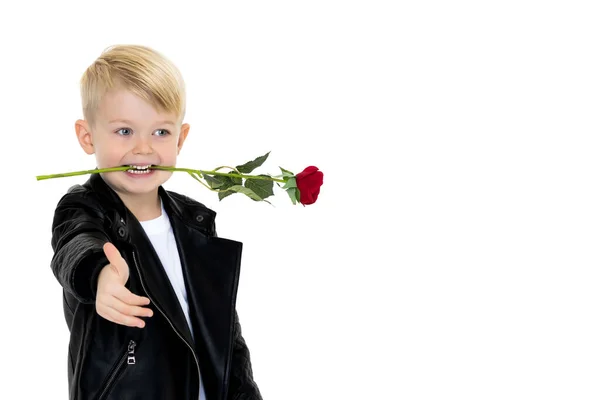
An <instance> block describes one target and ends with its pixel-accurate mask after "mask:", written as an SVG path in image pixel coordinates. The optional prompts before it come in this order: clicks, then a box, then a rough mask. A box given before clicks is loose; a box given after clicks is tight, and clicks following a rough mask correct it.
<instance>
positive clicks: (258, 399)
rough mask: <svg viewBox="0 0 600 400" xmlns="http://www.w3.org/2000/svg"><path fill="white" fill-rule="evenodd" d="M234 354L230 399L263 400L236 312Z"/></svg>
mask: <svg viewBox="0 0 600 400" xmlns="http://www.w3.org/2000/svg"><path fill="white" fill-rule="evenodd" d="M233 332H234V341H233V356H232V360H231V376H230V378H229V391H228V394H227V399H228V400H262V396H261V395H260V391H259V390H258V386H257V385H256V383H255V382H254V377H253V374H252V363H251V362H250V351H249V350H248V346H246V341H245V340H244V338H243V337H242V326H241V325H240V320H239V318H238V314H237V311H236V312H235V324H234V328H233Z"/></svg>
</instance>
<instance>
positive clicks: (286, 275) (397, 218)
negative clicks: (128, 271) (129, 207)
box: [0, 0, 600, 400]
mask: <svg viewBox="0 0 600 400" xmlns="http://www.w3.org/2000/svg"><path fill="white" fill-rule="evenodd" d="M594 3H595V2H592V1H589V2H583V1H572V0H571V1H537V2H536V1H524V0H520V1H502V2H500V1H496V2H490V1H470V2H469V1H454V2H450V1H447V2H443V1H437V2H433V1H418V2H417V1H412V2H401V1H389V2H383V1H374V0H371V1H362V2H358V1H337V2H334V1H327V0H319V1H303V2H291V1H270V2H267V1H251V2H250V1H245V2H241V1H237V2H231V1H230V2H218V3H217V2H214V3H212V4H210V5H209V4H206V3H199V2H191V1H190V2H174V1H172V2H170V3H166V2H164V1H163V2H150V1H143V2H141V1H135V2H134V1H127V2H126V1H118V2H117V1H103V2H72V3H69V2H65V1H52V2H42V1H38V2H27V3H26V2H16V3H6V4H3V5H2V9H0V15H1V17H0V19H2V24H0V30H1V32H0V33H1V35H0V38H1V39H0V41H1V42H2V43H1V44H2V46H1V53H0V61H1V62H0V68H1V76H0V79H1V80H2V82H1V83H2V84H1V89H0V91H1V95H0V101H1V102H2V104H1V108H0V112H1V117H2V118H1V120H2V125H3V126H2V128H3V129H2V136H1V139H0V151H1V157H2V163H3V172H2V178H3V179H2V185H1V187H0V191H1V194H2V196H1V197H0V198H1V201H2V204H1V205H2V230H1V231H2V234H3V237H2V240H1V242H0V246H1V247H0V251H1V253H2V256H3V258H2V263H1V267H2V271H3V273H2V276H1V278H0V300H1V302H0V307H1V315H2V319H1V320H0V321H1V322H0V323H1V329H0V340H1V346H2V347H1V349H0V350H1V351H0V354H1V356H0V357H1V360H2V361H0V366H1V367H2V375H1V377H0V379H1V384H0V398H2V399H65V398H66V393H67V343H68V330H67V326H66V323H65V321H64V317H63V311H62V298H61V288H60V286H59V285H58V282H57V281H56V280H55V278H54V276H53V274H52V271H51V269H50V260H51V257H52V249H51V247H50V238H51V232H50V226H51V223H52V217H53V212H54V208H55V206H56V203H57V202H58V200H59V199H60V197H61V196H62V194H64V193H65V192H66V190H67V189H68V188H69V187H70V186H71V185H74V184H77V183H83V182H84V181H85V180H86V179H87V178H88V177H87V176H80V177H73V178H60V179H53V180H47V181H39V182H38V181H36V180H35V176H36V175H41V174H50V173H59V172H66V171H76V170H81V169H88V168H94V167H95V164H94V158H93V156H87V155H86V154H85V153H84V152H83V150H81V148H80V147H79V145H78V143H77V141H76V137H75V130H74V121H75V120H76V119H78V118H81V116H82V114H81V109H80V98H79V91H78V90H79V88H78V83H79V78H80V76H81V74H82V73H83V71H84V70H85V68H87V66H88V65H89V64H91V63H92V62H93V61H94V59H95V58H96V57H97V56H99V55H100V52H101V51H102V50H103V49H104V48H106V47H108V46H110V45H112V44H123V43H135V44H144V45H148V46H152V47H154V48H155V49H157V50H159V51H161V52H163V53H164V54H165V55H166V56H167V57H169V58H171V59H172V60H173V61H174V62H175V63H176V64H177V65H178V66H179V68H180V69H181V71H182V73H183V75H184V77H185V79H186V82H187V86H188V91H189V96H188V114H187V118H186V122H188V123H190V125H191V131H190V135H189V137H188V140H187V142H186V145H185V147H184V149H183V151H182V153H181V155H180V158H179V160H178V165H179V166H185V167H190V168H214V167H216V166H218V165H223V164H239V163H243V162H245V161H248V160H250V159H253V158H254V157H257V156H259V155H262V154H264V153H266V152H267V151H272V153H271V156H270V158H269V159H268V160H267V162H266V163H265V164H264V167H263V168H262V169H260V170H257V172H266V173H270V174H276V173H278V168H277V167H278V166H280V165H281V166H283V167H284V168H287V169H290V170H293V171H295V172H299V171H300V170H302V169H303V168H304V167H305V166H307V165H316V166H318V167H319V168H320V169H321V170H322V171H324V174H325V183H324V185H323V188H322V191H321V195H320V198H319V200H318V202H317V203H316V204H314V205H311V206H307V207H302V206H293V205H292V204H291V202H290V201H289V199H288V197H287V195H286V194H285V193H284V192H283V191H281V190H279V191H278V192H276V196H275V197H274V198H273V202H274V205H275V207H271V206H269V205H268V204H257V203H254V202H253V201H251V200H249V199H247V198H245V197H243V196H241V195H234V196H231V197H229V198H227V199H225V200H223V201H222V202H218V200H217V197H216V195H215V194H213V193H211V192H209V191H208V190H206V189H205V188H204V187H202V186H201V185H200V184H198V183H197V182H195V181H194V180H193V179H192V178H191V177H189V176H187V175H185V174H180V175H178V174H179V173H175V174H174V176H173V178H172V179H171V180H169V181H168V182H167V183H166V184H165V187H166V188H167V189H169V190H175V191H178V192H181V193H184V194H187V195H188V196H190V197H193V198H195V199H197V200H199V201H201V202H203V203H205V204H206V205H208V206H209V207H211V208H213V209H214V210H215V211H217V213H218V217H217V227H218V231H219V234H220V236H223V237H227V238H231V239H234V240H239V241H241V242H243V243H244V253H243V259H242V275H241V281H240V288H239V296H238V310H239V312H240V317H241V321H242V327H243V332H244V336H245V338H246V340H247V343H248V345H249V347H250V351H251V355H252V362H253V367H254V374H255V379H256V381H257V382H258V384H259V387H260V389H261V392H262V393H263V396H264V398H265V399H268V400H294V399H328V400H329V399H462V400H464V399H598V398H600V380H599V378H598V376H599V374H600V362H599V360H600V340H599V338H600V322H599V315H600V314H599V312H600V310H599V304H600V303H599V300H600V290H598V286H599V283H600V272H599V266H600V265H599V261H600V255H599V253H598V243H599V240H600V224H599V223H600V211H599V210H600V190H599V189H598V171H599V167H600V165H599V157H598V150H599V149H598V146H599V144H600V139H599V135H598V116H599V112H598V111H599V106H600V90H599V89H600V78H599V77H600V62H599V61H600V59H599V38H600V29H599V24H598V21H599V20H600V15H599V13H598V10H597V9H596V8H595V7H594ZM276 189H277V188H276Z"/></svg>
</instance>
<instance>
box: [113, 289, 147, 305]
mask: <svg viewBox="0 0 600 400" xmlns="http://www.w3.org/2000/svg"><path fill="white" fill-rule="evenodd" d="M111 294H112V295H113V296H114V297H115V298H116V299H117V300H120V301H121V302H123V303H125V304H127V305H131V306H147V305H148V304H150V299H148V298H147V297H142V296H138V295H137V294H133V293H131V291H130V290H129V289H127V288H126V287H125V286H117V287H115V288H114V289H113V290H112V293H111Z"/></svg>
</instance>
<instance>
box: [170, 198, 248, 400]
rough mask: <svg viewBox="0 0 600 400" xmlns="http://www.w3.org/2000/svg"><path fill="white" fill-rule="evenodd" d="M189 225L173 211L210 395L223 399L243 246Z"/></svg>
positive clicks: (192, 318) (203, 373) (206, 388)
mask: <svg viewBox="0 0 600 400" xmlns="http://www.w3.org/2000/svg"><path fill="white" fill-rule="evenodd" d="M165 207H166V206H165ZM192 220H193V221H196V219H195V218H194V219H192ZM187 221H190V219H187V220H184V219H180V218H179V217H178V215H177V214H176V213H172V216H171V226H172V227H173V233H174V235H175V241H176V243H177V247H178V251H179V254H180V259H181V267H182V269H183V274H184V277H185V281H186V285H187V292H188V303H189V306H190V319H191V320H192V326H193V328H194V332H195V335H194V336H195V338H196V340H195V346H196V351H197V353H198V355H199V360H200V368H201V371H202V376H203V381H204V384H205V391H206V393H207V398H214V399H222V398H225V397H224V396H225V394H226V387H227V386H228V383H229V370H230V365H229V363H230V360H231V353H232V351H233V343H232V342H233V323H234V318H235V303H236V297H237V286H238V281H239V274H240V263H241V255H242V243H241V242H237V241H233V240H228V239H223V238H218V237H215V236H208V235H206V234H204V233H202V232H201V231H200V230H199V229H198V228H197V227H195V226H194V224H190V223H189V222H187ZM184 249H185V250H184Z"/></svg>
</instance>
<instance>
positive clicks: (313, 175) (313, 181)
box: [296, 165, 323, 205]
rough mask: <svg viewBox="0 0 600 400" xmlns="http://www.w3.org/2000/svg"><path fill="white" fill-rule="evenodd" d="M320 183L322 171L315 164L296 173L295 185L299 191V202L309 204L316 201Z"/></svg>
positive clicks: (321, 181)
mask: <svg viewBox="0 0 600 400" xmlns="http://www.w3.org/2000/svg"><path fill="white" fill-rule="evenodd" d="M322 184H323V172H321V171H319V168H317V167H315V166H312V165H311V166H310V167H306V168H304V171H302V172H300V173H299V174H297V175H296V186H297V187H298V190H299V191H300V203H302V204H304V205H309V204H313V203H314V202H315V201H317V197H319V192H320V191H321V185H322Z"/></svg>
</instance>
